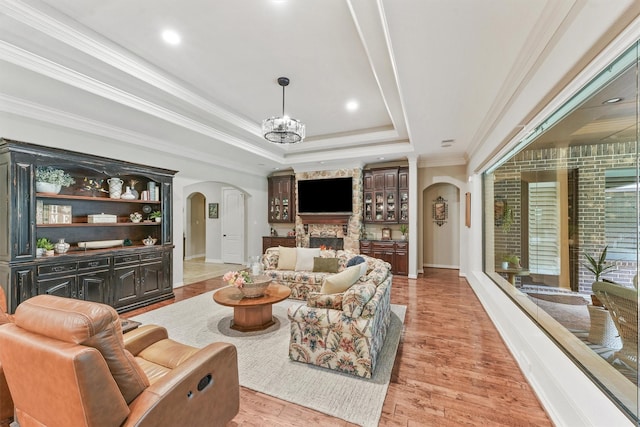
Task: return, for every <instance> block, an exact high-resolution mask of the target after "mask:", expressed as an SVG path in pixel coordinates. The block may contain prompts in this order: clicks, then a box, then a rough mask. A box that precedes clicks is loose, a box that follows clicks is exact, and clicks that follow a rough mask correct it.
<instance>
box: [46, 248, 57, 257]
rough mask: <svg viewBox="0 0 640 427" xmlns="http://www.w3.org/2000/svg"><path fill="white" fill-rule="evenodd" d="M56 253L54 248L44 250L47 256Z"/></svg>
mask: <svg viewBox="0 0 640 427" xmlns="http://www.w3.org/2000/svg"><path fill="white" fill-rule="evenodd" d="M55 254H56V253H55V252H54V250H53V249H50V250H46V249H45V251H44V255H45V256H54V255H55Z"/></svg>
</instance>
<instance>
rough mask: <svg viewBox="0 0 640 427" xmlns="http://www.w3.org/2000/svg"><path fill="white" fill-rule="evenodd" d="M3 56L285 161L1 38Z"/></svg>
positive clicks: (266, 156) (274, 158)
mask: <svg viewBox="0 0 640 427" xmlns="http://www.w3.org/2000/svg"><path fill="white" fill-rule="evenodd" d="M0 59H4V60H6V61H8V62H11V63H13V64H15V65H18V66H20V67H23V68H26V69H28V70H31V71H34V72H36V73H39V74H42V75H45V76H47V77H50V78H52V79H55V80H58V81H60V82H63V83H65V84H68V85H70V86H73V87H76V88H78V89H81V90H84V91H87V92H90V93H93V94H94V95H97V96H100V97H102V98H105V99H109V100H111V101H114V102H117V103H119V104H122V105H125V106H127V107H130V108H133V109H135V110H138V111H141V112H143V113H146V114H149V115H152V116H154V117H157V118H159V119H162V120H165V121H167V122H169V123H173V124H175V125H177V126H180V127H182V128H185V129H189V130H191V131H194V132H197V133H199V134H202V135H205V136H208V137H211V138H214V139H216V140H219V141H221V142H224V143H227V144H230V145H232V146H234V147H236V148H240V149H242V150H244V151H247V152H251V153H253V154H255V155H258V156H261V157H263V158H265V159H269V160H272V161H276V162H281V161H282V156H278V155H277V154H274V153H272V152H270V151H267V150H265V149H263V148H259V147H257V146H255V145H253V144H250V143H248V142H246V141H244V140H242V139H240V138H237V137H234V136H231V135H229V134H226V133H224V132H221V131H219V130H217V129H215V128H213V127H211V126H208V125H205V124H203V123H200V122H198V121H196V120H193V119H191V118H188V117H186V116H183V115H181V114H178V113H176V112H174V111H171V110H169V109H167V108H164V107H161V106H159V105H157V104H154V103H152V102H150V101H147V100H145V99H143V98H140V97H138V96H136V95H132V94H130V93H128V92H125V91H123V90H121V89H118V88H115V87H113V86H110V85H108V84H105V83H104V82H100V81H98V80H96V79H94V78H92V77H89V76H86V75H84V74H81V73H79V72H77V71H74V70H71V69H70V68H67V67H65V66H63V65H60V64H58V63H55V62H53V61H50V60H48V59H46V58H43V57H41V56H38V55H35V54H33V53H31V52H28V51H26V50H24V49H21V48H19V47H17V46H14V45H12V44H9V43H6V42H4V41H1V40H0Z"/></svg>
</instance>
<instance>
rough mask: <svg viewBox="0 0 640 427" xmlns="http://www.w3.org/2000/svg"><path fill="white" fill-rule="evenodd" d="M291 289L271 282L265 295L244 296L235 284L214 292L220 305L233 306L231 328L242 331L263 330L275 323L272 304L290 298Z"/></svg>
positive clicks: (214, 298) (215, 298)
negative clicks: (255, 296) (256, 296)
mask: <svg viewBox="0 0 640 427" xmlns="http://www.w3.org/2000/svg"><path fill="white" fill-rule="evenodd" d="M289 295H291V289H289V288H288V287H287V286H283V285H278V284H277V283H273V282H272V283H271V284H269V287H267V290H266V292H265V294H264V296H261V297H258V298H243V297H242V292H240V289H238V288H236V287H234V286H228V287H226V288H222V289H220V290H218V291H217V292H214V294H213V300H214V301H215V302H217V303H218V304H220V305H225V306H227V307H233V320H232V321H231V329H235V330H236V331H241V332H250V331H261V330H263V329H267V328H268V327H269V326H271V325H274V324H275V323H276V322H275V321H274V320H273V312H272V304H275V303H277V302H280V301H283V300H285V299H287V298H289Z"/></svg>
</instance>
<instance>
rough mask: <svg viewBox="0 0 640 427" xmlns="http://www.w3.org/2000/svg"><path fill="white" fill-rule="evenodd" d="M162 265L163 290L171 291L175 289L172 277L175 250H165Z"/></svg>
mask: <svg viewBox="0 0 640 427" xmlns="http://www.w3.org/2000/svg"><path fill="white" fill-rule="evenodd" d="M162 265H163V267H164V276H163V277H162V280H163V282H162V290H163V291H165V292H166V291H170V290H171V289H173V284H172V283H171V278H172V277H173V252H172V251H164V252H163V253H162Z"/></svg>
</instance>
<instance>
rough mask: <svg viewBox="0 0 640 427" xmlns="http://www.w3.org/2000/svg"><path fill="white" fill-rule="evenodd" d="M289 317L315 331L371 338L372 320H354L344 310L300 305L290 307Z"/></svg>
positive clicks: (292, 320)
mask: <svg viewBox="0 0 640 427" xmlns="http://www.w3.org/2000/svg"><path fill="white" fill-rule="evenodd" d="M288 316H289V320H290V321H291V322H294V323H298V324H305V325H306V326H308V327H310V328H314V329H327V330H329V329H330V330H332V331H342V332H345V333H349V334H354V335H361V336H371V326H372V323H371V321H370V319H364V318H352V317H349V316H347V315H345V313H344V311H342V310H335V309H331V308H317V307H309V306H307V305H306V304H300V305H292V306H291V307H289V310H288Z"/></svg>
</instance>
